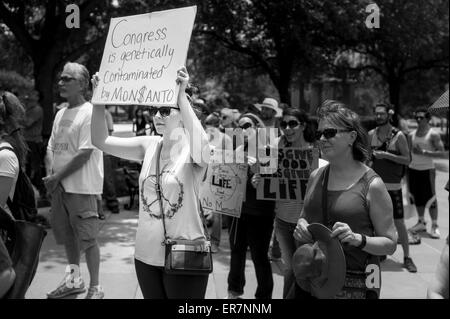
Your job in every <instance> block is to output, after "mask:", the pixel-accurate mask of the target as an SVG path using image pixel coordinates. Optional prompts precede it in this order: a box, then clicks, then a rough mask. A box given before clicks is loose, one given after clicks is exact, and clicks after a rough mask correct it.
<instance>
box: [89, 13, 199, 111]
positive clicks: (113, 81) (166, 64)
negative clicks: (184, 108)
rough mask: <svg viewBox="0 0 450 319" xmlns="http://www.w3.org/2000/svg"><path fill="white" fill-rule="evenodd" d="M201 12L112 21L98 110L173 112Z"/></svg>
mask: <svg viewBox="0 0 450 319" xmlns="http://www.w3.org/2000/svg"><path fill="white" fill-rule="evenodd" d="M196 12H197V7H196V6H192V7H185V8H180V9H173V10H167V11H159V12H152V13H146V14H140V15H134V16H127V17H120V18H112V19H111V23H110V25H109V31H108V37H107V39H106V43H105V49H104V51H103V58H102V62H101V65H100V70H99V77H100V83H99V85H98V87H97V89H96V91H95V92H94V96H93V97H92V102H93V103H94V104H114V105H127V104H128V105H131V104H134V105H155V106H161V105H165V106H173V105H175V104H176V101H177V97H178V88H179V86H178V85H177V84H176V82H175V79H176V72H177V70H178V68H180V67H181V66H183V65H185V62H186V57H187V51H188V48H189V41H190V37H191V33H192V28H193V25H194V20H195V15H196Z"/></svg>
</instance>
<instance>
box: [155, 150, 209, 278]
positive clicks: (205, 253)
mask: <svg viewBox="0 0 450 319" xmlns="http://www.w3.org/2000/svg"><path fill="white" fill-rule="evenodd" d="M161 149H162V143H161V142H160V143H159V144H158V147H157V155H156V156H157V161H156V195H157V198H158V202H159V208H160V211H161V216H162V218H161V219H162V223H163V229H164V241H163V245H164V246H165V261H164V270H165V272H166V273H167V274H173V275H208V274H210V273H211V272H212V271H213V262H212V254H211V241H210V236H209V233H208V230H207V228H206V220H205V216H204V213H203V209H202V207H201V204H200V202H199V207H200V217H201V219H202V224H203V229H204V232H205V239H195V240H188V239H184V238H175V239H173V238H169V237H168V236H167V231H166V223H165V216H164V210H163V204H162V200H161V197H162V196H161V174H160V165H159V162H160V156H161Z"/></svg>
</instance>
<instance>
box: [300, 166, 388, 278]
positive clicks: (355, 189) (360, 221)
mask: <svg viewBox="0 0 450 319" xmlns="http://www.w3.org/2000/svg"><path fill="white" fill-rule="evenodd" d="M326 167H328V166H326ZM326 167H322V168H319V171H318V174H317V177H316V178H315V180H314V181H312V182H311V185H309V187H308V191H307V193H306V196H305V203H304V208H303V209H304V218H305V219H306V220H307V221H308V223H321V224H323V220H324V218H323V215H322V189H323V186H322V185H323V178H324V172H325V168H326ZM376 177H378V175H377V174H376V173H375V172H374V171H373V170H372V169H369V170H368V171H367V172H366V173H365V174H364V175H363V176H362V177H361V178H360V179H359V181H358V182H356V183H355V184H354V185H353V186H352V187H351V188H350V189H347V190H342V191H341V190H339V191H328V215H329V218H330V224H331V225H326V226H328V227H329V228H330V229H331V228H332V227H333V225H334V223H336V222H342V223H346V224H348V225H349V226H350V228H351V230H352V231H353V232H355V233H359V234H364V235H366V236H374V234H375V230H374V226H373V223H372V221H371V219H370V215H369V203H368V201H367V194H368V192H369V186H370V183H371V182H372V181H373V179H374V178H376ZM342 248H343V250H344V254H345V259H346V264H347V271H348V270H352V271H365V269H366V266H367V265H368V264H376V265H379V259H378V257H377V256H373V255H370V254H369V253H367V252H365V251H363V250H362V249H359V248H357V247H353V246H350V245H342Z"/></svg>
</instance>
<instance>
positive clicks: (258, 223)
mask: <svg viewBox="0 0 450 319" xmlns="http://www.w3.org/2000/svg"><path fill="white" fill-rule="evenodd" d="M238 124H239V127H240V128H241V129H242V130H243V133H244V134H245V136H246V137H245V140H244V144H243V145H242V146H239V147H238V149H237V150H236V152H239V151H241V148H243V151H244V154H245V158H248V165H249V166H248V171H247V172H248V173H247V186H246V194H245V201H244V202H243V204H242V209H241V216H240V218H233V219H232V222H231V227H230V236H229V240H230V247H231V259H230V271H229V273H228V298H229V299H236V298H239V297H240V296H241V295H242V294H243V293H244V286H245V261H246V256H247V249H248V247H250V252H251V256H252V260H253V264H254V267H255V272H256V280H257V282H258V286H257V289H256V293H255V297H256V298H257V299H271V298H272V290H273V277H272V268H271V265H270V260H269V257H268V252H269V244H270V238H271V236H272V230H273V219H274V213H273V209H274V202H273V201H265V200H258V199H256V186H257V183H256V182H255V180H252V177H253V175H254V174H255V173H256V172H257V170H258V163H257V161H256V158H253V157H251V156H250V155H249V145H252V143H254V140H255V139H257V131H256V130H257V128H263V127H264V123H263V122H262V120H261V119H259V118H258V117H257V116H255V115H253V114H250V113H247V114H244V115H242V116H241V118H240V119H239V122H238ZM258 147H259V146H258ZM250 154H251V153H250Z"/></svg>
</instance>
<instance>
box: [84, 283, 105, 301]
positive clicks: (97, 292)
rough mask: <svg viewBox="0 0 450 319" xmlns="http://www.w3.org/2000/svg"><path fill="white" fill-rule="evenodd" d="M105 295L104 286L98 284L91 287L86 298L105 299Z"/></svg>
mask: <svg viewBox="0 0 450 319" xmlns="http://www.w3.org/2000/svg"><path fill="white" fill-rule="evenodd" d="M103 297H105V293H104V292H103V288H102V287H100V286H96V287H89V289H88V293H87V295H86V297H85V298H84V299H103Z"/></svg>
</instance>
